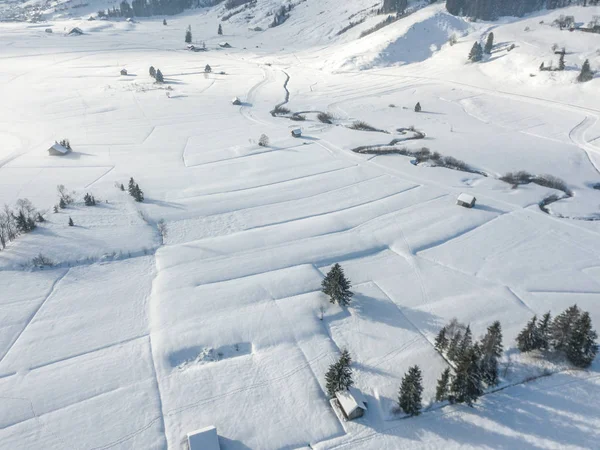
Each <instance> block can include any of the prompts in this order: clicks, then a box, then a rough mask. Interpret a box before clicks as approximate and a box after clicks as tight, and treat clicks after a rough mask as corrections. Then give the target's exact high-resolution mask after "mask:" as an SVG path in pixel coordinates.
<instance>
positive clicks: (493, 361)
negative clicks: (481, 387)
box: [480, 321, 504, 386]
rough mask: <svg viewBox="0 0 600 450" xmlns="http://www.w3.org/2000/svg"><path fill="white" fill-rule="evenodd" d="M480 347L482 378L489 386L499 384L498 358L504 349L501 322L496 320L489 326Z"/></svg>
mask: <svg viewBox="0 0 600 450" xmlns="http://www.w3.org/2000/svg"><path fill="white" fill-rule="evenodd" d="M480 347H481V377H482V380H483V381H484V382H485V383H486V384H487V385H488V386H495V385H497V384H498V359H499V358H500V357H501V356H502V352H503V351H504V349H503V347H502V327H501V325H500V322H498V321H496V322H494V323H493V324H492V325H490V326H489V327H488V329H487V332H486V334H485V336H484V337H483V339H481V345H480Z"/></svg>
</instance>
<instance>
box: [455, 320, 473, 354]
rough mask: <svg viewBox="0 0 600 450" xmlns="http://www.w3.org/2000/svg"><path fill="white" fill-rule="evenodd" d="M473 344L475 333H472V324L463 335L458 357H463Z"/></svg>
mask: <svg viewBox="0 0 600 450" xmlns="http://www.w3.org/2000/svg"><path fill="white" fill-rule="evenodd" d="M472 344H473V334H472V333H471V326H470V325H468V326H467V329H466V330H465V334H464V335H463V337H462V339H461V341H460V344H459V346H458V353H457V359H461V358H462V357H463V355H464V354H466V353H467V351H468V350H469V349H470V348H471V345H472Z"/></svg>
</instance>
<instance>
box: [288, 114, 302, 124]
mask: <svg viewBox="0 0 600 450" xmlns="http://www.w3.org/2000/svg"><path fill="white" fill-rule="evenodd" d="M290 119H291V120H295V121H297V122H304V121H305V120H306V117H304V116H303V115H302V114H294V115H293V116H292V117H290Z"/></svg>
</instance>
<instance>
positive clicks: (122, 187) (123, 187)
mask: <svg viewBox="0 0 600 450" xmlns="http://www.w3.org/2000/svg"><path fill="white" fill-rule="evenodd" d="M119 189H121V190H122V191H124V190H125V186H123V183H121V186H119Z"/></svg>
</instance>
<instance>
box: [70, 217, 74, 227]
mask: <svg viewBox="0 0 600 450" xmlns="http://www.w3.org/2000/svg"><path fill="white" fill-rule="evenodd" d="M74 225H75V223H73V219H71V216H69V226H70V227H72V226H74Z"/></svg>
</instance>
